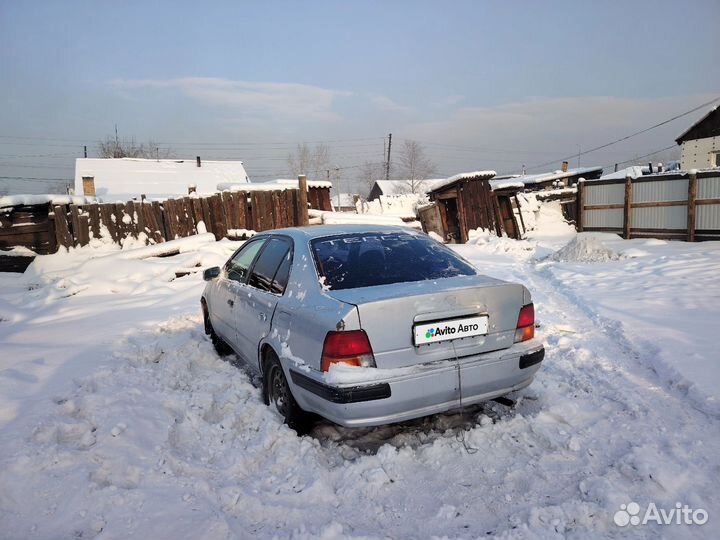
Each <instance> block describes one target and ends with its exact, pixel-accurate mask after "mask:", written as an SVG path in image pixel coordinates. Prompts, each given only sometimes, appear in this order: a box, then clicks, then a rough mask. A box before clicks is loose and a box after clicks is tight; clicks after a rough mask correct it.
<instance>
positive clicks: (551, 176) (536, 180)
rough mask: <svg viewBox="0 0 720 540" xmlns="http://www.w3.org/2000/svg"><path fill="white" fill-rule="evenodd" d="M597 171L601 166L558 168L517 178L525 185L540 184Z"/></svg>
mask: <svg viewBox="0 0 720 540" xmlns="http://www.w3.org/2000/svg"><path fill="white" fill-rule="evenodd" d="M598 171H602V167H578V168H575V169H568V170H567V171H565V172H563V171H560V170H558V171H553V172H549V173H541V174H526V175H524V176H520V177H518V179H517V180H518V181H520V182H522V183H523V184H525V185H526V186H527V185H528V184H541V183H543V182H551V181H552V180H562V179H563V178H570V177H572V176H582V175H584V174H591V173H597V172H598Z"/></svg>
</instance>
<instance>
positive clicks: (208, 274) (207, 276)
mask: <svg viewBox="0 0 720 540" xmlns="http://www.w3.org/2000/svg"><path fill="white" fill-rule="evenodd" d="M219 275H220V267H219V266H213V267H212V268H206V269H205V271H204V272H203V279H204V280H205V281H212V280H213V279H215V278H216V277H218V276H219Z"/></svg>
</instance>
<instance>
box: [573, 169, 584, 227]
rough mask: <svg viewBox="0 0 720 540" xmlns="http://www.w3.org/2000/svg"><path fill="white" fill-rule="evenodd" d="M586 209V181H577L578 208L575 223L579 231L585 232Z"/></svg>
mask: <svg viewBox="0 0 720 540" xmlns="http://www.w3.org/2000/svg"><path fill="white" fill-rule="evenodd" d="M584 210H585V182H582V181H581V182H578V183H577V208H576V210H575V213H576V214H577V216H576V218H575V225H576V227H577V230H578V232H583V213H584V212H583V211H584Z"/></svg>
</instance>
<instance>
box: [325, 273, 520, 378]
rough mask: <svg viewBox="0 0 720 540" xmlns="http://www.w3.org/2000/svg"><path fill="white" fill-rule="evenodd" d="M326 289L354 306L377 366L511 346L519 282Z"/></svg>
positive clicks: (481, 279) (463, 279)
mask: <svg viewBox="0 0 720 540" xmlns="http://www.w3.org/2000/svg"><path fill="white" fill-rule="evenodd" d="M327 294H329V295H330V296H332V297H333V298H335V299H337V300H340V301H342V302H346V303H348V304H352V305H354V306H355V307H356V308H357V310H358V314H359V317H360V326H361V327H362V329H363V330H365V332H366V333H367V335H368V338H369V339H370V344H371V345H372V348H373V353H374V354H375V361H376V364H377V367H378V368H397V367H406V366H412V365H417V364H424V363H428V362H433V361H437V360H446V359H449V358H455V355H456V354H457V356H459V357H462V356H470V355H475V354H481V353H484V352H489V351H494V350H499V349H505V348H508V347H510V346H512V344H513V342H514V336H515V327H516V324H517V317H518V313H519V311H520V308H521V307H522V305H523V298H524V287H523V286H522V285H519V284H514V283H508V282H505V281H501V280H497V279H493V278H490V277H487V276H477V275H476V276H459V277H453V278H445V279H438V280H427V281H419V282H409V283H395V284H392V285H379V286H375V287H363V288H357V289H345V290H339V291H333V290H330V291H327ZM484 323H486V325H487V326H486V327H484V326H483V325H484ZM475 325H477V327H475ZM416 327H417V330H419V332H416V331H415V330H416ZM466 329H469V330H468V331H467V332H465V331H463V330H466ZM431 330H433V331H434V333H433V332H430V331H431ZM478 333H480V334H481V335H471V334H478ZM436 334H437V335H436ZM458 335H461V336H463V337H460V338H458V337H455V336H458Z"/></svg>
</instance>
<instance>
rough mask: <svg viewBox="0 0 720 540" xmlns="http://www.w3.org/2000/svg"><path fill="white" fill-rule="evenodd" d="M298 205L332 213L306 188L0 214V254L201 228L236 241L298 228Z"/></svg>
mask: <svg viewBox="0 0 720 540" xmlns="http://www.w3.org/2000/svg"><path fill="white" fill-rule="evenodd" d="M303 205H310V206H311V207H312V208H316V209H318V210H326V211H329V210H331V205H330V196H329V190H328V189H326V188H325V189H319V188H310V189H308V190H307V192H306V197H302V196H301V194H300V190H298V189H290V188H280V189H276V190H268V189H263V190H249V191H223V192H221V193H216V194H214V195H211V196H203V197H182V198H177V199H167V200H164V201H162V202H158V201H128V202H125V203H99V204H63V205H49V204H42V205H32V206H22V207H20V206H17V207H13V208H11V209H8V211H6V212H4V213H2V214H0V249H9V248H12V247H13V246H25V247H28V248H30V249H32V250H33V251H35V252H36V253H40V254H47V253H54V252H55V251H57V248H58V246H64V247H75V246H84V245H87V244H88V243H89V242H90V240H91V239H93V238H110V239H111V240H112V241H113V242H116V243H120V242H121V241H122V240H124V239H125V238H129V237H133V238H138V237H140V235H141V234H145V235H146V236H147V238H148V241H151V242H153V243H159V242H165V241H167V240H173V239H175V238H183V237H186V236H191V235H193V234H197V233H198V227H199V228H200V229H201V231H202V229H203V225H204V229H205V230H206V231H207V232H210V233H213V234H214V235H215V238H217V239H218V240H219V239H221V238H226V237H229V238H236V237H239V236H241V235H242V233H243V231H247V230H254V231H256V232H260V231H264V230H268V229H275V228H282V227H293V226H297V225H300V224H301V223H302V222H303V220H304V219H307V212H305V213H304V214H303V212H302V206H303ZM306 207H307V206H306ZM201 222H202V224H203V225H201ZM203 232H204V231H203Z"/></svg>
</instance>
